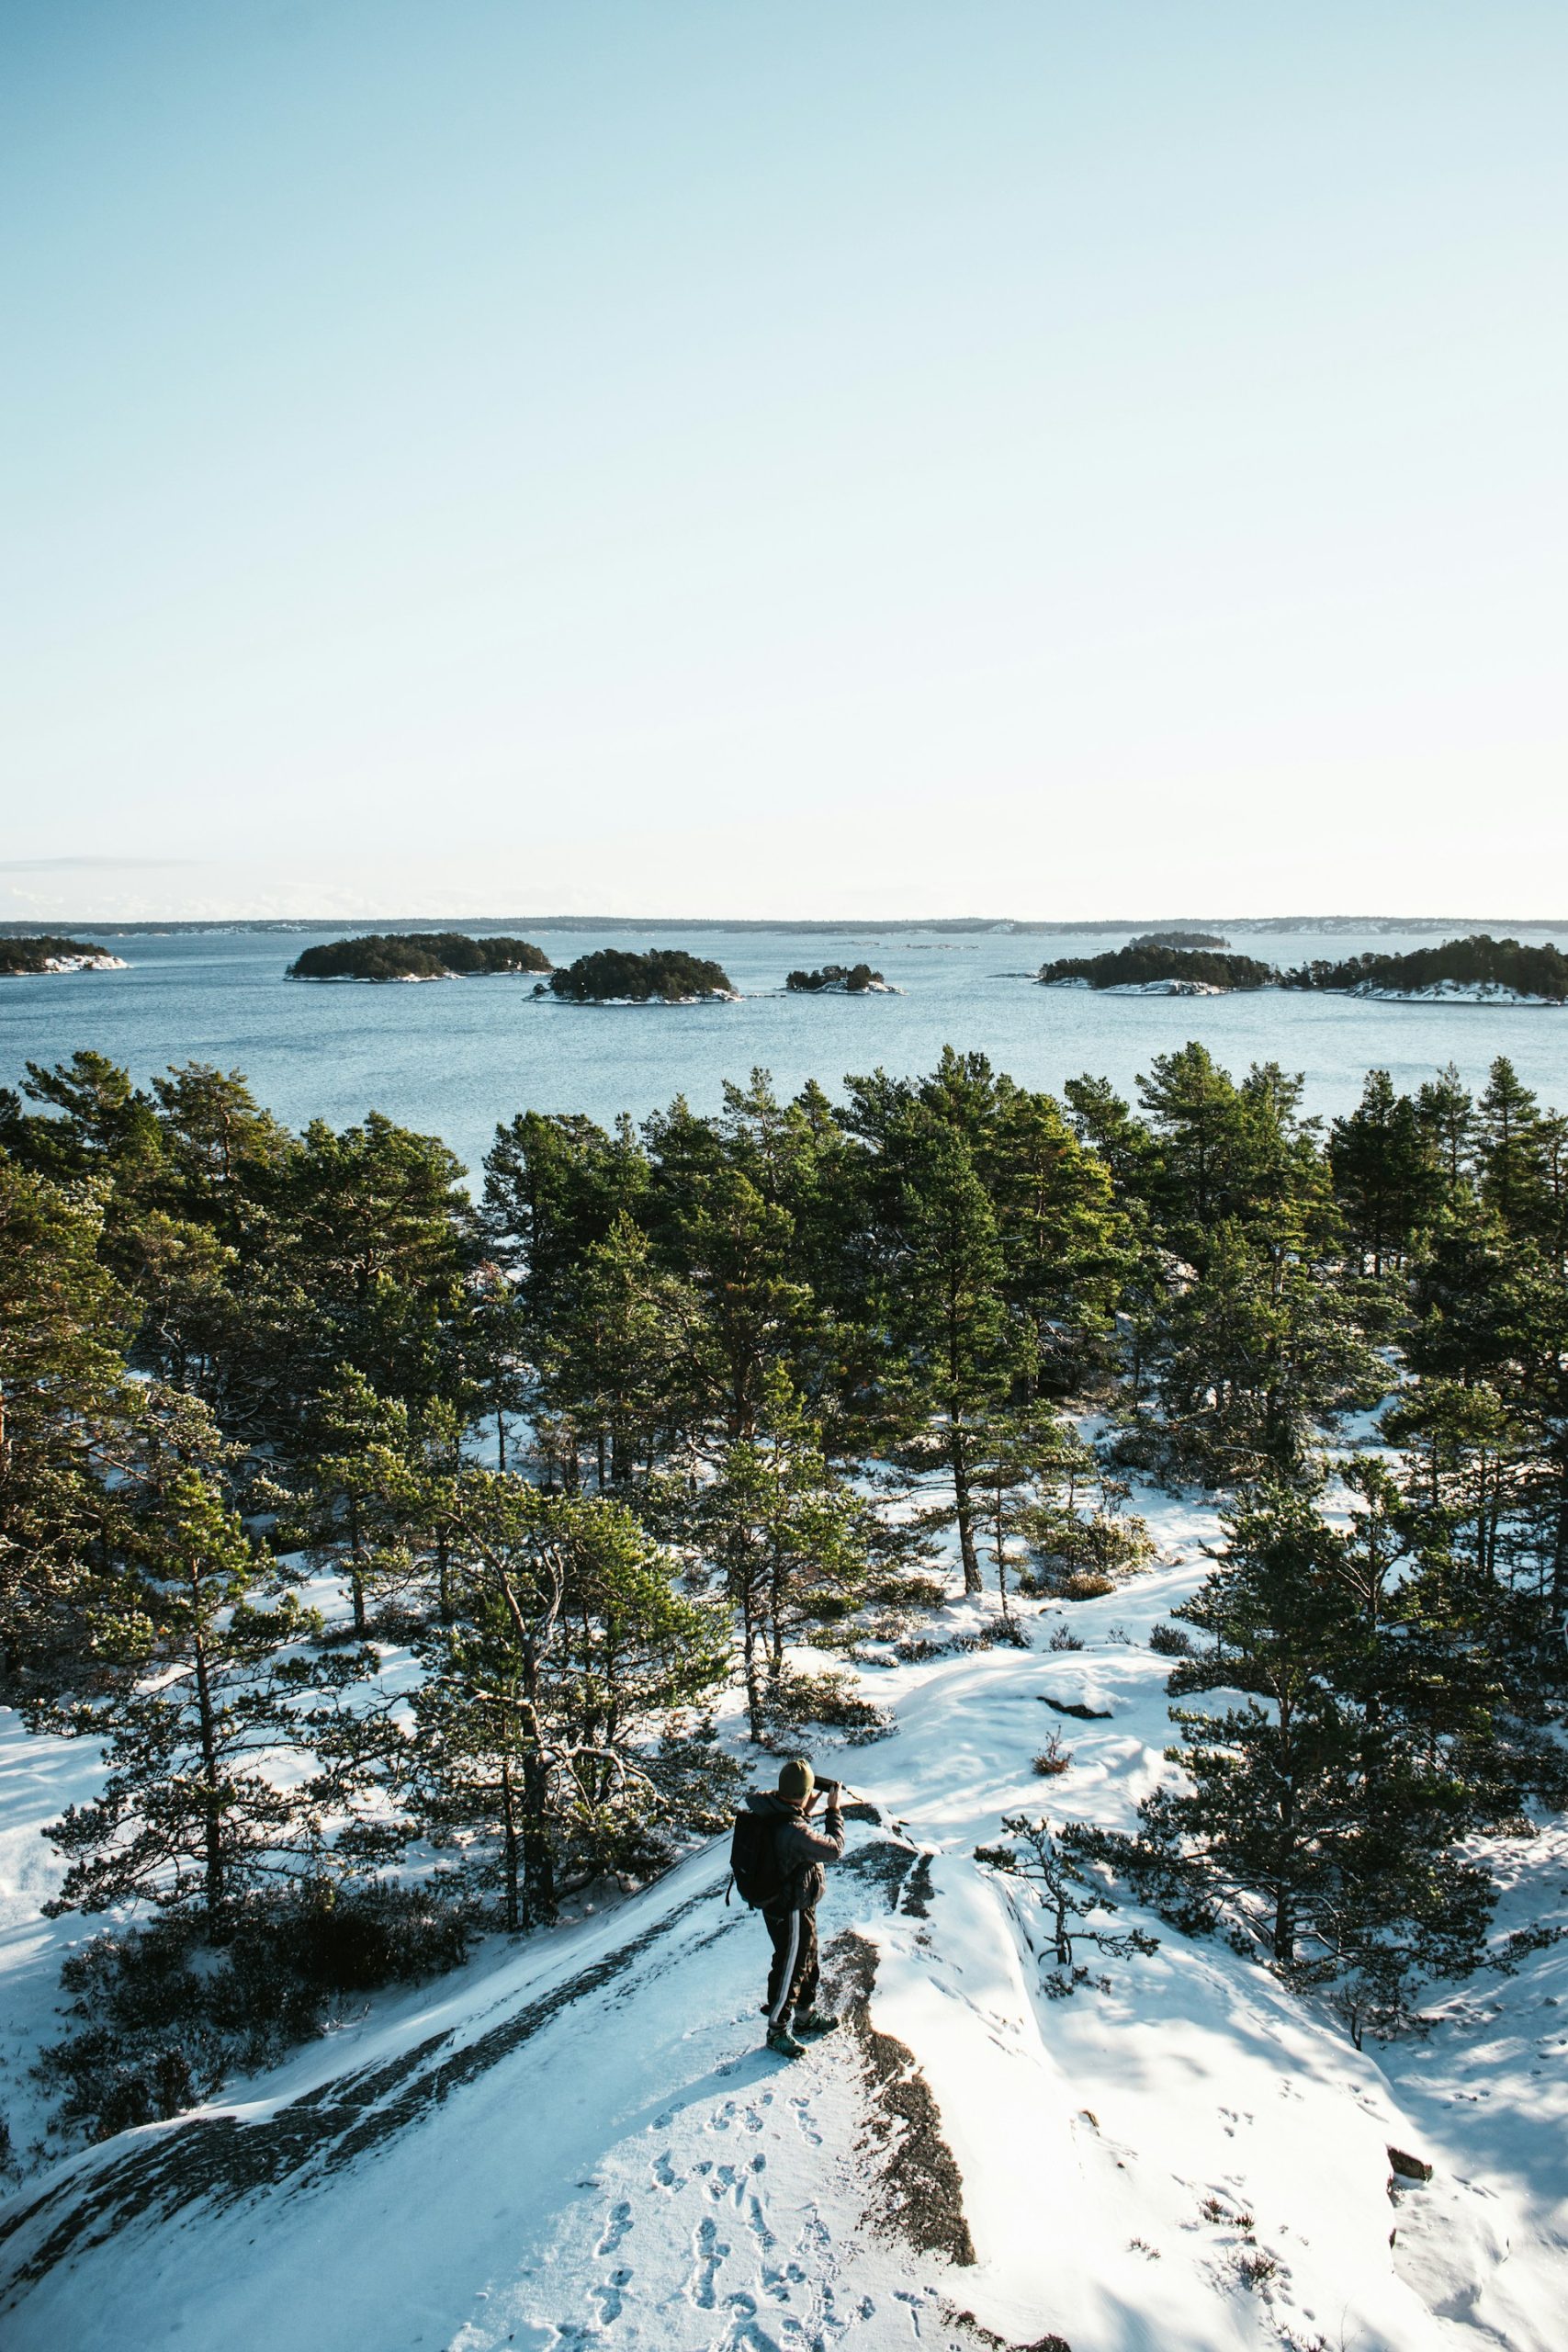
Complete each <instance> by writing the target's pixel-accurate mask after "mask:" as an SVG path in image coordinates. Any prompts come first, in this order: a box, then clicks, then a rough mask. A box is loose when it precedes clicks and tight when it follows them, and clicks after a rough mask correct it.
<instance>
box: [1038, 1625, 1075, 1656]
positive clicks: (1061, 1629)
mask: <svg viewBox="0 0 1568 2352" xmlns="http://www.w3.org/2000/svg"><path fill="white" fill-rule="evenodd" d="M1045 1646H1046V1648H1047V1649H1048V1650H1081V1649H1082V1647H1083V1644H1082V1643H1081V1642H1080V1641H1079V1639H1078V1637H1077V1634H1069V1633H1068V1631H1067V1629H1066V1626H1065V1625H1058V1626H1057V1628H1056V1630H1055V1633H1054V1634H1052V1636H1051V1638H1050V1640H1049V1641H1048V1642H1047V1643H1046V1645H1045Z"/></svg>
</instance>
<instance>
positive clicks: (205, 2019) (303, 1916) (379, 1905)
mask: <svg viewBox="0 0 1568 2352" xmlns="http://www.w3.org/2000/svg"><path fill="white" fill-rule="evenodd" d="M467 1950H468V1918H467V1917H466V1915H465V1914H464V1913H463V1912H462V1911H461V1910H460V1909H459V1908H458V1907H457V1905H455V1904H453V1903H452V1902H451V1901H450V1900H448V1899H447V1898H446V1894H445V1890H444V1889H442V1888H440V1887H434V1888H432V1887H400V1886H388V1885H381V1884H379V1883H374V1884H369V1885H365V1886H358V1887H347V1888H341V1889H340V1888H334V1887H333V1886H331V1885H327V1884H323V1883H314V1882H312V1883H306V1884H302V1885H299V1886H296V1887H293V1888H290V1889H289V1890H288V1891H287V1892H286V1893H282V1894H268V1895H265V1896H261V1895H258V1896H253V1897H251V1898H249V1899H247V1900H246V1901H245V1902H244V1903H243V1904H240V1905H235V1906H234V1908H233V1909H232V1910H231V1912H230V1914H229V1916H228V1917H227V1918H226V1919H225V1920H224V1922H223V1924H222V1928H221V1930H220V1934H219V1935H213V1934H209V1932H208V1929H207V1927H206V1923H205V1921H198V1920H197V1919H196V1918H194V1917H187V1916H186V1915H184V1914H176V1913H169V1914H165V1915H164V1916H163V1917H158V1918H154V1919H152V1920H149V1921H147V1922H146V1923H145V1924H144V1925H142V1926H140V1927H133V1928H118V1929H110V1930H107V1932H105V1933H104V1934H102V1935H98V1936H95V1937H94V1938H93V1939H92V1941H91V1942H90V1943H87V1944H85V1945H84V1946H83V1947H82V1949H81V1950H80V1951H74V1952H73V1953H71V1954H70V1956H69V1957H68V1958H67V1960H66V1962H65V1964H64V1966H63V1968H62V1971H61V1983H62V1987H63V1989H64V1990H65V1992H67V1993H68V1994H70V1995H71V1996H72V1998H71V2001H70V2005H69V2009H68V2015H69V2016H70V2018H72V2020H73V2022H72V2025H71V2028H70V2030H68V2032H67V2033H66V2034H65V2036H64V2038H63V2039H62V2041H59V2042H57V2043H55V2044H54V2045H53V2047H52V2048H51V2049H48V2050H46V2051H45V2052H43V2054H42V2056H41V2058H40V2059H39V2064H38V2068H37V2072H38V2075H39V2078H40V2080H42V2081H43V2082H45V2083H47V2084H49V2085H51V2086H52V2087H54V2088H55V2089H57V2090H59V2092H60V2093H61V2095H62V2097H61V2107H60V2120H61V2121H62V2123H64V2124H66V2125H67V2126H69V2127H71V2128H73V2129H77V2130H81V2131H85V2133H86V2135H87V2136H88V2137H89V2138H90V2139H94V2140H105V2139H107V2138H108V2137H109V2136H110V2135H111V2134H112V2133H114V2132H116V2131H127V2130H129V2129H130V2128H131V2127H132V2126H134V2125H136V2124H141V2123H152V2122H156V2121H159V2120H165V2119H167V2118H168V2117H170V2116H174V2115H178V2114H179V2113H181V2112H182V2110H183V2109H186V2108H187V2107H190V2106H191V2105H193V2104H194V2103H195V2102H196V2101H197V2099H201V2098H207V2097H208V2096H209V2094H210V2093H211V2092H212V2091H213V2090H215V2089H216V2088H217V2086H218V2085H219V2084H220V2082H221V2081H222V2080H223V2078H224V2076H225V2075H229V2074H231V2073H232V2072H233V2071H234V2070H235V2069H236V2068H243V2069H247V2070H249V2069H253V2068H255V2067H258V2066H265V2065H270V2064H274V2063H275V2062H276V2060H277V2059H278V2058H280V2057H281V2056H282V2055H283V2053H284V2052H285V2051H287V2050H288V2049H289V2048H290V2047H292V2046H293V2045H294V2044H295V2043H297V2042H300V2041H309V2040H310V2039H312V2038H313V2037H314V2036H315V2035H316V2034H319V2033H321V2031H323V2030H324V2029H325V2026H326V2023H327V2020H328V2017H329V2015H330V2013H331V2009H332V2007H333V2002H334V2001H335V2000H337V1999H339V1998H341V1997H342V1996H350V1995H355V1994H364V1993H367V1992H372V1991H374V1990H376V1989H377V1988H378V1986H380V1985H389V1984H393V1983H400V1982H406V1981H408V1980H410V1979H417V1978H420V1977H423V1976H433V1975H436V1974H438V1973H441V1972H442V1971H443V1970H445V1969H447V1968H451V1967H454V1966H456V1965H457V1962H459V1961H461V1960H462V1959H463V1958H464V1957H465V1954H466V1952H467Z"/></svg>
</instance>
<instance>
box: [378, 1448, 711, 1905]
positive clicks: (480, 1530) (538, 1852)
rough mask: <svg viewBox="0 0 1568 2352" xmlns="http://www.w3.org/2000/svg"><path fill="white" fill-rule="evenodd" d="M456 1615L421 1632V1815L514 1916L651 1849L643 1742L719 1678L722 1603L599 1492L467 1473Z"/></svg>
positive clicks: (457, 1534) (659, 1805)
mask: <svg viewBox="0 0 1568 2352" xmlns="http://www.w3.org/2000/svg"><path fill="white" fill-rule="evenodd" d="M454 1554H455V1570H454V1575H455V1582H456V1586H457V1595H458V1601H457V1622H456V1623H455V1624H454V1625H453V1626H452V1627H450V1628H449V1629H446V1630H443V1631H441V1632H440V1633H434V1632H433V1633H432V1634H431V1635H430V1636H429V1637H428V1638H427V1640H426V1641H425V1643H424V1644H423V1657H424V1662H425V1667H426V1674H425V1679H424V1680H423V1683H422V1685H421V1687H420V1689H419V1690H418V1691H417V1692H416V1694H415V1698H414V1712H415V1716H416V1720H417V1725H418V1732H417V1738H416V1743H415V1749H414V1756H413V1770H414V1772H415V1774H416V1777H417V1780H418V1782H419V1784H420V1798H419V1803H420V1809H421V1812H422V1815H423V1818H424V1819H425V1820H426V1821H427V1822H429V1823H430V1824H431V1825H432V1826H434V1827H435V1828H436V1829H437V1830H438V1831H445V1832H446V1834H447V1835H448V1836H451V1837H454V1838H457V1839H458V1840H459V1841H460V1842H462V1843H463V1844H464V1845H465V1847H466V1848H467V1849H468V1854H469V1859H470V1866H471V1867H472V1868H473V1869H474V1871H476V1872H477V1874H478V1876H479V1879H480V1881H481V1883H489V1884H491V1885H492V1886H495V1887H497V1888H498V1889H499V1892H500V1894H501V1900H502V1917H503V1919H504V1922H505V1925H506V1927H507V1928H508V1929H509V1930H512V1931H513V1932H515V1931H516V1930H517V1929H519V1928H528V1927H532V1926H535V1925H537V1924H538V1923H540V1922H541V1921H543V1920H546V1919H548V1918H549V1917H552V1916H553V1914H554V1912H555V1909H556V1906H557V1904H558V1901H559V1899H560V1898H561V1896H562V1895H563V1894H565V1893H567V1892H569V1891H570V1884H571V1883H572V1880H573V1878H574V1876H575V1877H576V1878H577V1879H579V1880H581V1879H587V1878H592V1876H594V1875H595V1874H597V1873H598V1872H600V1871H604V1870H607V1869H614V1868H618V1867H633V1868H635V1867H637V1865H638V1864H639V1863H646V1862H647V1860H648V1859H649V1854H650V1851H651V1848H650V1838H653V1837H654V1834H655V1830H656V1825H657V1823H658V1821H659V1819H660V1815H661V1813H662V1811H663V1809H664V1804H665V1798H664V1795H663V1792H662V1791H661V1787H660V1776H659V1773H658V1771H657V1770H655V1769H654V1768H653V1767H652V1766H651V1765H650V1762H649V1756H648V1743H649V1740H650V1739H651V1738H652V1737H653V1736H655V1735H656V1734H657V1733H658V1732H659V1731H660V1729H661V1728H663V1727H665V1726H666V1725H668V1724H670V1722H671V1720H672V1719H675V1718H677V1717H678V1716H679V1713H680V1711H681V1710H682V1709H683V1708H686V1707H689V1706H692V1705H694V1704H695V1703H697V1702H699V1701H700V1700H701V1699H702V1698H703V1697H704V1696H705V1695H706V1693H707V1692H709V1691H711V1690H712V1689H713V1688H714V1686H715V1684H716V1682H717V1681H718V1680H719V1679H721V1678H722V1675H723V1672H724V1665H725V1651H726V1642H725V1636H724V1629H723V1626H722V1623H720V1622H719V1620H718V1619H717V1617H716V1612H714V1611H712V1610H711V1609H709V1608H707V1607H706V1606H705V1605H704V1604H702V1603H700V1602H696V1601H692V1600H686V1599H684V1598H682V1596H681V1595H679V1594H678V1593H677V1592H676V1591H675V1589H674V1586H673V1584H672V1582H671V1575H670V1563H669V1562H668V1560H667V1559H666V1558H664V1557H663V1556H662V1555H660V1553H659V1551H658V1550H657V1548H656V1547H655V1546H654V1545H653V1544H651V1543H650V1542H649V1538H648V1536H647V1535H646V1534H645V1533H644V1532H643V1531H642V1529H641V1528H640V1527H639V1526H638V1524H637V1521H636V1520H635V1519H634V1518H633V1517H632V1515H631V1513H630V1512H629V1511H627V1510H626V1509H625V1508H624V1507H623V1506H622V1505H620V1504H619V1503H616V1502H615V1501H612V1500H611V1499H609V1498H600V1497H592V1498H581V1499H568V1498H559V1497H557V1498H549V1497H546V1496H543V1495H541V1494H540V1493H539V1492H538V1490H537V1489H536V1488H535V1487H529V1486H527V1485H525V1483H524V1482H523V1481H522V1480H520V1479H517V1478H513V1477H508V1476H502V1475H500V1474H499V1473H495V1472H484V1471H468V1472H465V1473H464V1475H463V1476H462V1478H461V1479H460V1480H459V1482H458V1487H457V1494H456V1498H455V1510H454Z"/></svg>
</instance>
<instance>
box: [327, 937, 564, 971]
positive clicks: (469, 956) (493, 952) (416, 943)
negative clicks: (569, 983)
mask: <svg viewBox="0 0 1568 2352" xmlns="http://www.w3.org/2000/svg"><path fill="white" fill-rule="evenodd" d="M549 968H550V959H549V957H548V956H547V955H546V953H545V951H544V949H543V948H542V947H536V946H535V945H534V944H533V943H532V942H531V941H530V940H526V939H501V938H483V939H476V938H473V937H472V936H470V934H469V933H467V932H462V931H373V932H367V933H366V934H365V936H364V937H363V938H360V939H331V940H327V941H325V942H324V943H323V944H321V946H318V947H307V948H305V949H303V950H302V951H301V953H300V954H299V955H298V956H296V957H295V958H294V961H293V963H292V964H290V966H289V967H288V978H289V979H291V980H451V979H458V978H466V977H467V976H468V975H470V974H472V973H476V972H477V973H491V972H547V971H548V970H549Z"/></svg>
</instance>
